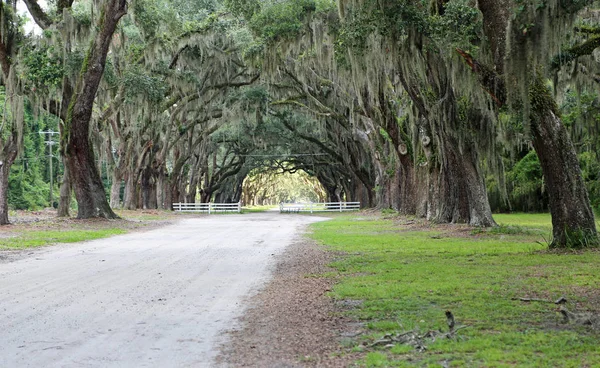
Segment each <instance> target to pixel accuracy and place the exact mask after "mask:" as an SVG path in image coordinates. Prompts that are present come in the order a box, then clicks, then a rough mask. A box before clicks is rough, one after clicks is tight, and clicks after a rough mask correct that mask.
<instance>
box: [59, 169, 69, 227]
mask: <svg viewBox="0 0 600 368" xmlns="http://www.w3.org/2000/svg"><path fill="white" fill-rule="evenodd" d="M70 207H71V176H70V175H69V170H68V168H67V167H65V172H64V174H63V180H62V183H61V184H60V195H59V199H58V211H57V216H58V217H69V216H70V213H69V209H70Z"/></svg>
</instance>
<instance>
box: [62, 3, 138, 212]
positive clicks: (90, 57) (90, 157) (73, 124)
mask: <svg viewBox="0 0 600 368" xmlns="http://www.w3.org/2000/svg"><path fill="white" fill-rule="evenodd" d="M126 12H127V2H126V1H125V0H107V1H106V2H105V3H104V4H103V7H102V11H101V14H100V17H99V21H98V25H97V29H98V30H97V33H96V35H95V36H94V38H93V39H92V42H91V44H90V46H89V49H88V50H87V55H86V58H85V60H84V63H83V66H82V69H81V72H80V74H79V77H78V79H77V84H76V88H75V91H74V94H73V97H72V99H71V101H70V104H69V110H68V112H67V118H66V121H65V136H64V137H63V138H62V139H63V147H64V151H65V161H66V164H67V166H68V169H69V170H70V174H71V179H72V184H73V189H74V191H75V197H76V199H77V204H78V212H77V217H78V218H92V217H104V218H116V217H117V215H116V214H115V213H114V212H113V211H112V209H111V208H110V205H109V203H108V200H107V198H106V194H105V192H104V185H103V183H102V180H101V178H100V174H99V172H98V169H97V168H96V165H95V163H94V162H95V157H94V151H93V147H92V144H91V142H90V139H89V133H90V120H91V116H92V108H93V105H94V99H95V98H96V92H97V90H98V86H99V84H100V80H101V78H102V74H103V73H104V67H105V64H106V55H107V53H108V50H109V47H110V43H111V41H112V36H113V34H114V32H115V29H116V27H117V24H118V23H119V20H120V19H121V17H122V16H123V15H125V14H126Z"/></svg>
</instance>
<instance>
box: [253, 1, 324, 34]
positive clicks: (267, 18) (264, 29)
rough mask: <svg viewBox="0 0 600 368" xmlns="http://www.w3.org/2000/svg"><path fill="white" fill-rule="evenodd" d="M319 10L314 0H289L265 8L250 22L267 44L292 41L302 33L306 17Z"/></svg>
mask: <svg viewBox="0 0 600 368" xmlns="http://www.w3.org/2000/svg"><path fill="white" fill-rule="evenodd" d="M316 9H317V6H316V4H315V1H314V0H293V1H292V0H288V1H282V2H278V3H275V4H273V5H270V6H268V7H264V8H263V10H262V11H261V12H260V13H257V14H255V15H254V16H253V17H252V19H251V20H250V22H249V25H250V28H251V29H252V30H253V31H254V32H255V33H256V34H257V35H258V36H259V37H260V38H263V39H265V40H266V41H267V42H276V41H279V40H292V39H295V38H296V37H297V36H298V35H299V34H301V33H302V30H303V28H304V20H305V18H306V16H307V15H308V14H310V13H312V12H314V11H315V10H316Z"/></svg>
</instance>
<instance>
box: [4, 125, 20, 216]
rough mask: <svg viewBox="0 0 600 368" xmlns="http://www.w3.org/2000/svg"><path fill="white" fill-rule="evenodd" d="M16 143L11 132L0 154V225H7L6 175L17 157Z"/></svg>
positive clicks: (14, 136) (14, 134)
mask: <svg viewBox="0 0 600 368" xmlns="http://www.w3.org/2000/svg"><path fill="white" fill-rule="evenodd" d="M17 153H18V145H17V139H16V133H15V132H13V133H12V135H11V137H10V140H9V141H8V142H7V143H6V145H5V146H4V149H3V150H2V155H1V156H0V225H8V224H9V223H10V222H9V221H8V177H9V175H10V168H11V166H12V164H13V163H14V162H15V158H17Z"/></svg>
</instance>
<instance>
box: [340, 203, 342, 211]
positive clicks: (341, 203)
mask: <svg viewBox="0 0 600 368" xmlns="http://www.w3.org/2000/svg"><path fill="white" fill-rule="evenodd" d="M340 212H342V202H340Z"/></svg>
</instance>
